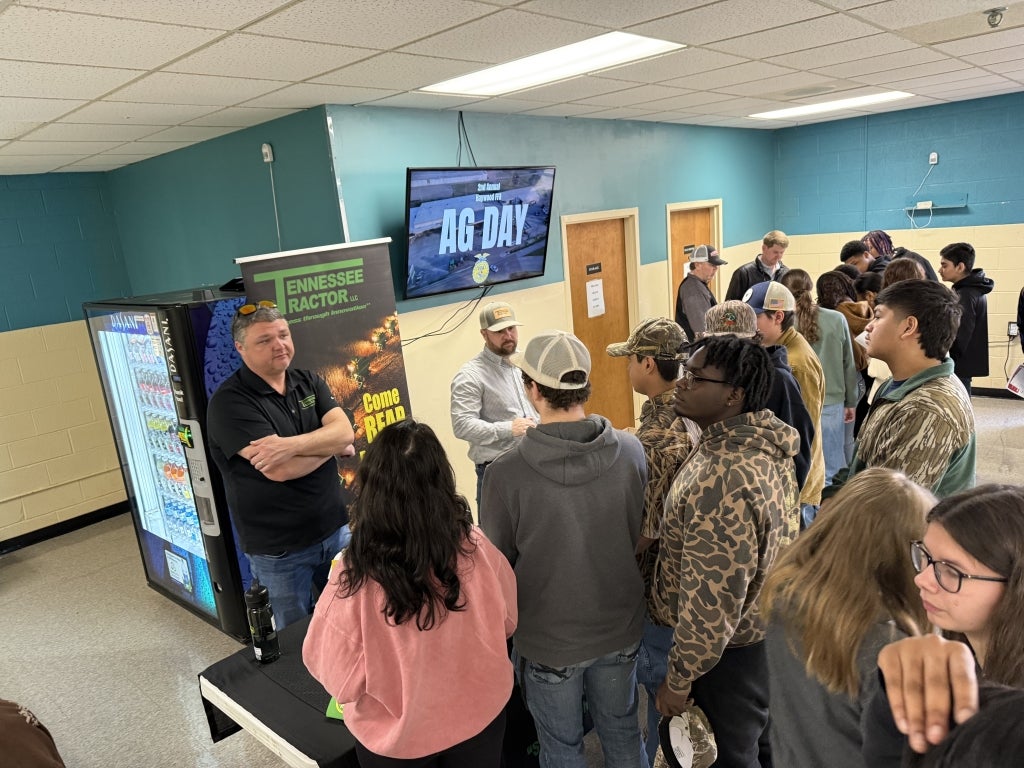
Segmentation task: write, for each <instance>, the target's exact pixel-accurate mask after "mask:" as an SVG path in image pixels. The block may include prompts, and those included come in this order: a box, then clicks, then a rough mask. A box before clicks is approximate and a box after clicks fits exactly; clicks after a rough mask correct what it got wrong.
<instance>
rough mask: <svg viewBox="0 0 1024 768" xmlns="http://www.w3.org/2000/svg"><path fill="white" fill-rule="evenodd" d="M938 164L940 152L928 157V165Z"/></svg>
mask: <svg viewBox="0 0 1024 768" xmlns="http://www.w3.org/2000/svg"><path fill="white" fill-rule="evenodd" d="M938 164H939V153H938V152H932V153H931V154H930V155H928V165H938Z"/></svg>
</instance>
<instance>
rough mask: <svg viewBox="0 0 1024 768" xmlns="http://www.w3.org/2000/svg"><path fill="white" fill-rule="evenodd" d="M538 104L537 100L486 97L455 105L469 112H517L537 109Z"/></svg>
mask: <svg viewBox="0 0 1024 768" xmlns="http://www.w3.org/2000/svg"><path fill="white" fill-rule="evenodd" d="M537 106H538V105H537V102H536V101H523V100H522V99H506V98H494V99H485V100H484V101H476V102H474V103H472V104H465V105H463V106H459V107H455V109H464V110H466V111H467V112H496V113H507V114H516V113H518V112H527V111H529V110H531V109H536V108H537Z"/></svg>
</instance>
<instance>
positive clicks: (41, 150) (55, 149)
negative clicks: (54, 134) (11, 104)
mask: <svg viewBox="0 0 1024 768" xmlns="http://www.w3.org/2000/svg"><path fill="white" fill-rule="evenodd" d="M117 145H118V142H116V141H29V140H27V139H22V140H20V141H12V142H11V143H10V144H8V145H7V146H5V147H0V154H4V155H81V156H83V157H86V156H88V155H95V154H96V153H97V152H105V151H106V150H108V149H112V148H113V147H116V146H117Z"/></svg>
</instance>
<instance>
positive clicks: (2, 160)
mask: <svg viewBox="0 0 1024 768" xmlns="http://www.w3.org/2000/svg"><path fill="white" fill-rule="evenodd" d="M66 161H67V158H62V157H59V156H49V155H47V156H43V157H39V156H36V157H27V156H24V155H23V156H10V157H0V176H15V175H19V174H23V173H49V172H50V171H52V170H54V169H55V168H59V167H60V166H61V165H62V164H63V163H65V162H66Z"/></svg>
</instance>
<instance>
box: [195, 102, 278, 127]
mask: <svg viewBox="0 0 1024 768" xmlns="http://www.w3.org/2000/svg"><path fill="white" fill-rule="evenodd" d="M296 111H297V110H295V109H290V108H288V109H286V108H280V109H273V108H271V107H227V108H226V109H219V110H217V111H216V112H211V113H210V114H208V115H203V116H202V117H197V118H196V119H195V120H187V121H185V125H214V126H224V127H235V128H247V127H248V126H250V125H259V124H260V123H265V122H267V121H268V120H276V119H277V118H279V117H284V116H285V115H290V114H292V113H293V112H296Z"/></svg>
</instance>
